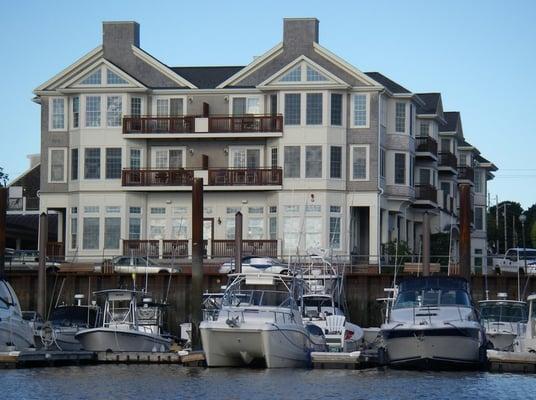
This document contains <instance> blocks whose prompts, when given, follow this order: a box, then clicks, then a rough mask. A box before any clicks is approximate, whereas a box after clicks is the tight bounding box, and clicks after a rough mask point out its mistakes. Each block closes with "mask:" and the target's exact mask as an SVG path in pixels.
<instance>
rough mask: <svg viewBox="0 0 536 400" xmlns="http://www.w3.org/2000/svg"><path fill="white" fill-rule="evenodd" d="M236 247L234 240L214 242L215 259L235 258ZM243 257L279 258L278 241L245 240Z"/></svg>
mask: <svg viewBox="0 0 536 400" xmlns="http://www.w3.org/2000/svg"><path fill="white" fill-rule="evenodd" d="M235 250H236V245H235V241H234V240H213V241H212V256H213V257H234V256H235ZM242 255H243V256H266V257H277V240H244V241H242Z"/></svg>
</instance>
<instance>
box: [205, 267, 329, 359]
mask: <svg viewBox="0 0 536 400" xmlns="http://www.w3.org/2000/svg"><path fill="white" fill-rule="evenodd" d="M229 277H230V279H231V283H230V284H229V285H227V287H226V290H225V292H224V295H223V299H222V305H221V307H220V308H219V309H216V310H214V312H213V313H212V315H211V316H210V317H209V316H208V315H206V318H205V319H204V320H203V321H202V322H201V324H200V331H201V341H202V344H203V350H204V353H205V357H206V362H207V365H208V366H209V367H238V366H264V367H267V368H293V367H307V366H308V365H309V364H310V354H311V352H313V351H325V349H326V346H325V339H324V337H323V335H322V332H321V330H320V329H319V328H318V327H315V326H306V325H305V324H304V323H303V321H302V318H301V314H300V309H299V307H298V304H297V302H296V298H299V296H298V295H297V294H298V292H299V291H300V290H301V289H300V288H301V284H302V283H303V282H301V281H299V280H298V279H297V278H296V277H294V276H290V275H280V274H271V273H266V272H258V273H251V272H250V273H240V274H230V275H229Z"/></svg>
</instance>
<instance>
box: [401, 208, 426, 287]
mask: <svg viewBox="0 0 536 400" xmlns="http://www.w3.org/2000/svg"><path fill="white" fill-rule="evenodd" d="M422 222H423V223H422V231H423V232H422V247H423V249H422V275H423V276H430V214H428V211H425V213H424V215H423V221H422ZM397 246H398V242H397Z"/></svg>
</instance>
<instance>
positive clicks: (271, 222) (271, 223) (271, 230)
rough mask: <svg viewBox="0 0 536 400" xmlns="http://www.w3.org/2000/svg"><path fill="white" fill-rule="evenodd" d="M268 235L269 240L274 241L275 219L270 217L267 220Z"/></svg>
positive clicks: (275, 234)
mask: <svg viewBox="0 0 536 400" xmlns="http://www.w3.org/2000/svg"><path fill="white" fill-rule="evenodd" d="M268 225H269V226H268V231H269V232H268V235H269V236H270V240H276V239H277V217H270V218H269V219H268Z"/></svg>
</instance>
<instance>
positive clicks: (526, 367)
mask: <svg viewBox="0 0 536 400" xmlns="http://www.w3.org/2000/svg"><path fill="white" fill-rule="evenodd" d="M488 363H489V369H490V371H492V372H522V373H536V354H535V353H517V352H513V351H497V350H488Z"/></svg>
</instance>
